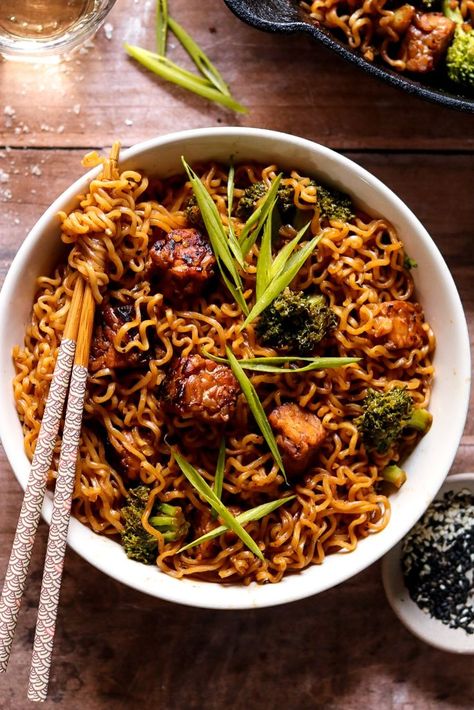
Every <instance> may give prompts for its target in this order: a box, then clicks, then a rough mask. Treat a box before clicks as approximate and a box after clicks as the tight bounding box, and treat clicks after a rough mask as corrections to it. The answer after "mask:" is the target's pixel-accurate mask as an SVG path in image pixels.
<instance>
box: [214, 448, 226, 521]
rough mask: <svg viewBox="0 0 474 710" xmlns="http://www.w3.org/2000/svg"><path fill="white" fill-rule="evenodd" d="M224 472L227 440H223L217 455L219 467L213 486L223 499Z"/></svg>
mask: <svg viewBox="0 0 474 710" xmlns="http://www.w3.org/2000/svg"><path fill="white" fill-rule="evenodd" d="M224 472H225V439H224V438H222V439H221V443H220V446H219V453H218V455H217V466H216V473H215V476H214V484H213V486H212V490H213V491H214V493H215V494H216V496H217V497H218V498H219V499H221V498H222V487H223V484H224ZM216 515H217V514H216V511H215V510H214V511H213V517H216Z"/></svg>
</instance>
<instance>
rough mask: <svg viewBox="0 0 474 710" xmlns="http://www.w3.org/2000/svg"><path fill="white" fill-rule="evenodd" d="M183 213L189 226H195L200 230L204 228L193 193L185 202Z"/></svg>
mask: <svg viewBox="0 0 474 710" xmlns="http://www.w3.org/2000/svg"><path fill="white" fill-rule="evenodd" d="M184 215H185V217H186V220H187V222H188V224H189V225H190V226H191V227H196V228H197V229H200V230H203V229H204V220H203V218H202V214H201V209H200V207H199V205H198V202H197V199H196V196H195V195H191V197H190V198H189V200H188V201H187V202H186V205H185V208H184Z"/></svg>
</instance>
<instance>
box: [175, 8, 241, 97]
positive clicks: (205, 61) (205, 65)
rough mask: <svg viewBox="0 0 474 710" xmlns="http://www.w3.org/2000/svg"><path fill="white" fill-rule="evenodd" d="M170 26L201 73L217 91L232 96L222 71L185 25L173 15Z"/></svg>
mask: <svg viewBox="0 0 474 710" xmlns="http://www.w3.org/2000/svg"><path fill="white" fill-rule="evenodd" d="M168 27H169V28H170V30H171V32H172V33H173V34H174V35H175V37H176V38H177V39H178V40H179V41H180V42H181V44H182V46H183V48H184V49H185V50H186V52H187V53H188V54H189V56H190V57H191V59H192V60H193V62H194V64H195V65H196V67H197V68H198V69H199V71H200V72H201V74H202V75H203V76H204V77H205V78H206V79H207V80H208V81H210V83H211V84H212V85H213V86H214V87H215V88H216V89H217V91H220V92H221V93H222V94H225V96H230V91H229V87H228V86H227V84H226V83H225V81H224V79H223V78H222V75H221V73H220V72H219V70H218V69H217V67H215V66H214V64H213V63H212V62H211V60H210V59H209V57H207V56H206V54H204V52H203V50H202V49H201V47H200V46H199V45H198V44H196V42H195V41H194V40H193V38H192V37H191V36H190V35H189V34H188V33H187V32H186V30H185V29H184V27H182V26H181V25H180V24H179V23H178V22H176V20H173V18H172V17H168Z"/></svg>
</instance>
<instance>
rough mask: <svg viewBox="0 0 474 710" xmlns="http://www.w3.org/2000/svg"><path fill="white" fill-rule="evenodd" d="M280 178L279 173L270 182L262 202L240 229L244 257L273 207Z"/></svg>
mask: <svg viewBox="0 0 474 710" xmlns="http://www.w3.org/2000/svg"><path fill="white" fill-rule="evenodd" d="M281 178H282V173H280V174H279V175H278V176H277V178H276V180H274V181H273V182H272V184H271V187H270V189H269V190H268V192H267V194H266V195H265V197H264V198H263V201H262V202H261V203H260V205H259V206H258V207H257V209H256V210H255V211H254V212H253V213H252V214H251V215H250V217H249V218H248V220H247V221H246V223H245V225H244V228H243V229H242V232H241V234H240V239H239V241H240V247H241V249H242V254H243V255H244V257H245V256H247V254H248V253H249V251H250V249H251V248H252V247H253V245H254V244H255V242H256V241H257V238H258V235H259V234H260V231H261V229H262V227H263V225H264V223H265V220H266V219H267V217H268V215H269V214H270V212H271V211H272V210H273V208H274V207H275V203H276V200H277V193H278V188H279V187H280V181H281ZM255 225H256V226H255ZM253 227H255V229H253Z"/></svg>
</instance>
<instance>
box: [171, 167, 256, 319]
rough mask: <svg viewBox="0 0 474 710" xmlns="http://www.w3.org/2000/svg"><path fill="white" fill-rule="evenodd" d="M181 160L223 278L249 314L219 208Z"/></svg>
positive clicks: (197, 178) (190, 169)
mask: <svg viewBox="0 0 474 710" xmlns="http://www.w3.org/2000/svg"><path fill="white" fill-rule="evenodd" d="M181 160H182V162H183V165H184V169H185V170H186V172H187V174H188V177H189V181H190V182H191V187H192V188H193V193H194V196H195V197H196V200H197V203H198V206H199V209H200V210H201V215H202V219H203V221H204V224H205V227H206V230H207V233H208V235H209V241H210V243H211V247H212V250H213V252H214V256H215V257H216V260H217V265H218V267H219V271H220V272H221V276H222V279H223V281H224V283H225V285H226V286H227V288H228V289H229V291H230V293H231V294H232V296H233V297H234V299H235V301H236V303H238V304H239V306H240V308H241V309H242V312H243V313H244V314H245V315H247V314H248V312H249V309H248V306H247V303H246V302H245V299H244V296H243V284H242V279H241V277H240V274H239V272H238V269H237V266H236V264H235V261H234V258H236V255H235V253H234V250H233V248H232V241H231V240H230V239H229V235H228V234H227V232H226V230H225V228H224V225H223V224H222V221H221V218H220V215H219V212H218V209H217V207H216V204H215V202H214V200H213V199H212V197H211V195H210V194H209V192H208V191H207V190H206V188H205V186H204V184H203V183H202V181H201V180H200V179H199V177H198V176H197V175H196V173H195V172H194V170H193V169H192V168H191V167H190V166H189V165H188V164H187V162H186V161H185V159H184V158H181ZM234 246H235V245H234Z"/></svg>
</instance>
